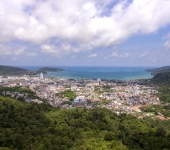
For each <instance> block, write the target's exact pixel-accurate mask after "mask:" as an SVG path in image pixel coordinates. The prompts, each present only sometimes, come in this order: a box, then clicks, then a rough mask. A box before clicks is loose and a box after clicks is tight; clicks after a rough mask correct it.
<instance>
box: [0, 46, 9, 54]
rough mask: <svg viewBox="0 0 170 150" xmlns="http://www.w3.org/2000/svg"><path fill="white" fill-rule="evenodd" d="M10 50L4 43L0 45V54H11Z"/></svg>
mask: <svg viewBox="0 0 170 150" xmlns="http://www.w3.org/2000/svg"><path fill="white" fill-rule="evenodd" d="M11 54H12V52H11V51H10V49H9V48H8V47H5V46H4V45H0V55H1V56H3V55H11Z"/></svg>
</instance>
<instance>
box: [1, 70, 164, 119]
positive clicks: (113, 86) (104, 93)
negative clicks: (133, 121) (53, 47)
mask: <svg viewBox="0 0 170 150" xmlns="http://www.w3.org/2000/svg"><path fill="white" fill-rule="evenodd" d="M145 82H147V80H131V81H116V80H104V81H102V80H101V79H100V78H98V79H97V80H91V79H77V80H75V79H59V78H44V77H43V74H42V73H41V74H40V76H34V77H30V76H26V75H25V76H1V77H0V85H1V86H5V87H15V86H21V87H29V89H30V90H31V91H33V92H34V93H35V94H36V96H37V97H38V98H39V99H38V98H36V99H32V98H30V97H29V96H28V94H27V93H22V94H21V93H16V92H13V93H10V92H9V91H3V95H7V96H11V97H15V94H17V97H16V98H19V97H23V98H24V100H25V101H26V102H30V101H31V102H35V103H39V104H41V103H43V101H42V100H45V101H46V102H47V103H49V104H50V105H52V106H53V107H60V108H65V109H73V108H77V107H84V108H89V109H92V108H96V107H97V108H107V109H109V110H112V111H113V112H115V113H117V114H118V115H119V114H120V113H127V114H132V115H134V116H136V117H138V118H143V117H147V116H151V117H152V118H153V117H154V118H155V117H156V118H159V119H162V120H164V119H165V118H164V116H163V115H162V114H159V115H157V116H155V115H154V114H153V113H145V112H142V111H141V108H142V107H149V106H153V105H160V104H161V102H160V100H159V98H158V97H157V96H156V94H157V93H158V91H157V90H155V88H154V87H150V86H146V85H145V84H144V83H145ZM64 91H66V92H67V91H69V92H71V93H73V94H74V95H75V96H74V98H72V99H69V97H67V96H65V95H64V94H59V93H62V92H64Z"/></svg>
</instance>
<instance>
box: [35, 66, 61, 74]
mask: <svg viewBox="0 0 170 150" xmlns="http://www.w3.org/2000/svg"><path fill="white" fill-rule="evenodd" d="M61 71H64V70H63V69H60V68H50V67H43V68H40V69H39V70H38V71H37V72H38V73H44V74H46V73H47V72H61Z"/></svg>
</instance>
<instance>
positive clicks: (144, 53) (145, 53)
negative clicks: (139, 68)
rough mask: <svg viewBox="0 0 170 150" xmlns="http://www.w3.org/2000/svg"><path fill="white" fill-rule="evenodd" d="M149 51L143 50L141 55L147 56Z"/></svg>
mask: <svg viewBox="0 0 170 150" xmlns="http://www.w3.org/2000/svg"><path fill="white" fill-rule="evenodd" d="M148 53H149V52H148V51H145V52H143V53H142V54H141V55H140V56H139V57H144V56H146V55H147V54H148Z"/></svg>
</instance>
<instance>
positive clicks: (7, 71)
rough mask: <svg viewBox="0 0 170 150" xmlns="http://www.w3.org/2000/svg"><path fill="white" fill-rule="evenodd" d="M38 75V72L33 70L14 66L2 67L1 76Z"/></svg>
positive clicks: (0, 67) (0, 66)
mask: <svg viewBox="0 0 170 150" xmlns="http://www.w3.org/2000/svg"><path fill="white" fill-rule="evenodd" d="M25 74H27V75H36V74H37V72H36V71H33V70H27V69H22V68H18V67H12V66H2V65H0V75H25Z"/></svg>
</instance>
